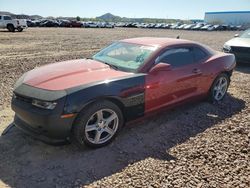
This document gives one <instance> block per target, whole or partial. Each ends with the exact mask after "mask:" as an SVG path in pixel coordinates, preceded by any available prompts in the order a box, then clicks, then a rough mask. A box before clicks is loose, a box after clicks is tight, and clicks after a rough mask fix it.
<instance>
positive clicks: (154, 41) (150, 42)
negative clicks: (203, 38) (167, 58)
mask: <svg viewBox="0 0 250 188" xmlns="http://www.w3.org/2000/svg"><path fill="white" fill-rule="evenodd" d="M121 42H127V43H134V44H140V45H145V46H158V47H167V46H171V45H176V44H198V43H195V42H193V41H189V40H183V39H174V38H159V37H141V38H130V39H124V40H121Z"/></svg>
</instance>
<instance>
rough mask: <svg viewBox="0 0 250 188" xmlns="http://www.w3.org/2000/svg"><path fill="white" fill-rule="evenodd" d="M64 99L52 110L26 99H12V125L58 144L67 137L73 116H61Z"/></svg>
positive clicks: (50, 142) (37, 137) (40, 138)
mask: <svg viewBox="0 0 250 188" xmlns="http://www.w3.org/2000/svg"><path fill="white" fill-rule="evenodd" d="M63 106H64V100H60V101H59V102H58V104H57V106H56V108H55V109H54V110H46V109H40V108H38V107H35V106H33V105H32V104H31V103H29V102H27V101H22V100H20V99H17V98H13V99H12V103H11V107H12V109H13V111H14V112H15V118H14V122H13V123H14V125H15V126H16V127H18V128H20V129H21V130H23V131H24V132H26V133H28V134H29V135H31V136H32V137H34V138H36V139H39V140H42V141H44V142H46V143H49V144H60V143H63V142H65V141H66V140H68V139H69V137H70V133H71V127H72V124H73V121H74V118H75V117H71V118H62V117H61V115H62V111H63Z"/></svg>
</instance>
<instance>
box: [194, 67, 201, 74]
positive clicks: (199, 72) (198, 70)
mask: <svg viewBox="0 0 250 188" xmlns="http://www.w3.org/2000/svg"><path fill="white" fill-rule="evenodd" d="M192 73H194V74H201V70H200V69H197V68H194V69H193V71H192Z"/></svg>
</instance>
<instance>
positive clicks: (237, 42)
mask: <svg viewBox="0 0 250 188" xmlns="http://www.w3.org/2000/svg"><path fill="white" fill-rule="evenodd" d="M225 45H228V46H238V47H250V38H233V39H231V40H229V41H227V42H226V44H225Z"/></svg>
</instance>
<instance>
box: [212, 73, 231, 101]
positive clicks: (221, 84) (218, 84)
mask: <svg viewBox="0 0 250 188" xmlns="http://www.w3.org/2000/svg"><path fill="white" fill-rule="evenodd" d="M229 84H230V79H229V76H228V75H227V74H225V73H222V74H220V75H219V76H217V78H216V79H215V80H214V82H213V84H212V86H211V88H210V91H209V101H210V102H219V101H221V100H223V98H224V97H225V95H226V93H227V89H228V87H229Z"/></svg>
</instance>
